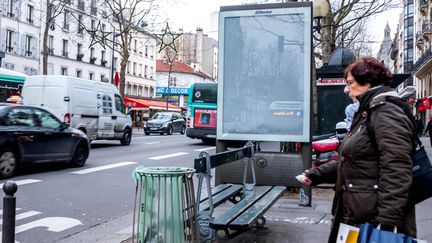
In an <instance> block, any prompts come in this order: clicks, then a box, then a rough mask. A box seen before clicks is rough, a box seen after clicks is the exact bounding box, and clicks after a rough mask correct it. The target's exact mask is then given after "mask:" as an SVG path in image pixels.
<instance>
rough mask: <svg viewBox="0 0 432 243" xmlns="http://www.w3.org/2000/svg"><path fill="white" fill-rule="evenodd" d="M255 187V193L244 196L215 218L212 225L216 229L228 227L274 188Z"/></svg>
mask: <svg viewBox="0 0 432 243" xmlns="http://www.w3.org/2000/svg"><path fill="white" fill-rule="evenodd" d="M255 188H256V190H255V194H254V195H251V196H248V197H245V198H243V199H242V200H241V201H240V202H238V203H237V204H236V205H234V206H233V207H231V208H230V209H229V210H228V211H226V212H225V213H224V214H223V215H222V216H221V217H220V218H218V219H217V220H215V221H214V222H213V223H210V227H211V228H214V229H225V228H227V225H228V224H230V223H231V222H232V221H234V220H235V219H236V218H237V217H238V216H239V215H241V214H242V213H243V212H244V211H246V210H247V209H248V208H249V207H251V206H252V205H253V204H254V203H255V202H256V201H257V200H259V199H260V198H261V197H263V196H264V195H265V194H266V193H267V192H269V191H270V190H271V189H272V187H271V186H257V187H255Z"/></svg>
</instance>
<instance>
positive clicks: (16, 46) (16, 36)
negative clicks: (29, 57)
mask: <svg viewBox="0 0 432 243" xmlns="http://www.w3.org/2000/svg"><path fill="white" fill-rule="evenodd" d="M13 39H14V40H13V42H14V43H13V48H14V53H15V54H16V55H19V53H20V50H19V49H20V45H19V44H20V43H19V42H20V41H19V33H18V32H15V33H14V37H13Z"/></svg>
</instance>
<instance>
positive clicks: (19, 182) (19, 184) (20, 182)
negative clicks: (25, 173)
mask: <svg viewBox="0 0 432 243" xmlns="http://www.w3.org/2000/svg"><path fill="white" fill-rule="evenodd" d="M14 182H15V183H16V184H17V186H21V185H26V184H32V183H36V182H41V180H35V179H24V180H19V181H14ZM3 185H4V183H0V188H3Z"/></svg>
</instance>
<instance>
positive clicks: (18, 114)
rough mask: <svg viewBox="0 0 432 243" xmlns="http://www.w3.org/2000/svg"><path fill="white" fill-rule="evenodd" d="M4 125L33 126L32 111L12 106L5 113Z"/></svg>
mask: <svg viewBox="0 0 432 243" xmlns="http://www.w3.org/2000/svg"><path fill="white" fill-rule="evenodd" d="M5 124H6V126H25V127H29V126H30V127H34V126H35V123H34V120H33V113H32V111H31V109H29V108H14V109H12V110H11V111H9V114H7V115H6V120H5Z"/></svg>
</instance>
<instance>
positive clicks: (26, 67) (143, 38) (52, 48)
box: [0, 0, 156, 98]
mask: <svg viewBox="0 0 432 243" xmlns="http://www.w3.org/2000/svg"><path fill="white" fill-rule="evenodd" d="M44 3H45V2H43V1H34V0H4V1H2V5H1V6H0V7H1V13H0V40H1V45H0V52H4V53H5V57H4V58H2V62H1V67H3V68H6V69H10V70H13V71H17V72H20V73H24V74H27V75H36V74H42V69H43V66H42V65H43V64H42V63H43V61H42V58H43V56H42V50H43V47H42V46H43V43H42V40H43V33H44V29H45V22H44V21H45V14H46V12H47V6H46V4H44ZM111 22H112V19H110V18H108V17H107V9H106V8H105V7H104V4H103V1H100V0H89V1H85V0H70V1H67V2H66V4H65V7H64V8H63V9H62V11H61V13H59V14H58V15H57V16H56V17H55V20H54V21H53V22H52V24H51V25H50V26H49V31H48V39H47V45H48V70H47V74H48V75H53V74H56V75H59V74H60V75H67V76H76V77H80V78H85V79H90V80H97V81H107V82H112V83H114V81H113V77H114V76H115V73H116V72H119V71H120V61H121V58H120V55H119V53H118V52H117V51H113V49H112V47H114V49H116V50H119V46H118V45H117V44H116V45H114V44H115V42H114V43H113V44H112V45H110V44H109V43H110V42H108V46H106V47H105V48H104V47H103V46H101V45H100V44H98V43H92V39H91V35H90V34H89V33H90V32H89V31H88V30H94V29H97V30H98V31H99V32H100V33H103V34H104V35H106V36H107V38H109V39H110V40H112V39H114V38H113V35H116V29H115V24H114V25H113V24H111ZM155 46H156V40H155V38H154V37H153V35H152V34H150V33H148V32H146V31H145V30H144V29H137V30H134V31H133V35H132V39H131V43H130V46H129V50H130V57H129V61H128V64H127V71H126V83H125V95H132V96H139V97H143V98H148V97H153V96H154V95H155V86H156V80H155V72H156V52H155Z"/></svg>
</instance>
